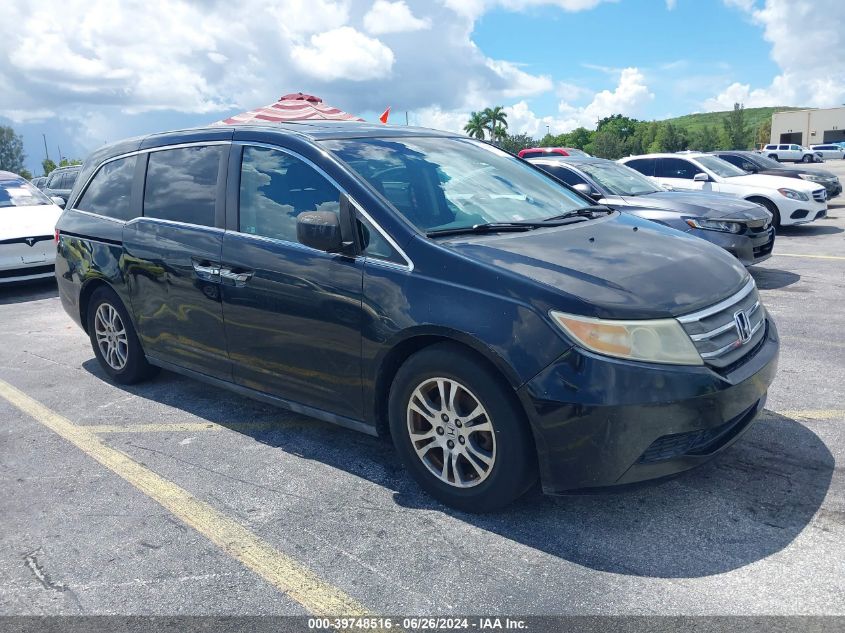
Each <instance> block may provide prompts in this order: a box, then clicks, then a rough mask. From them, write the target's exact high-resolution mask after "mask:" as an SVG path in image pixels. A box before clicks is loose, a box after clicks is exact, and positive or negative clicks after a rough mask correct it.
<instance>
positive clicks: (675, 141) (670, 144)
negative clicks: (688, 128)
mask: <svg viewBox="0 0 845 633" xmlns="http://www.w3.org/2000/svg"><path fill="white" fill-rule="evenodd" d="M687 144H688V141H687V137H686V133H685V132H684V130H682V129H680V128H678V127H677V126H675V125H672V124H671V123H663V124H661V125H660V129H659V130H658V132H657V136H656V137H655V139H654V143H652V147H654V146H655V145H656V146H657V150H656V151H658V152H680V151H682V150H685V149H686V148H687ZM652 151H655V150H652Z"/></svg>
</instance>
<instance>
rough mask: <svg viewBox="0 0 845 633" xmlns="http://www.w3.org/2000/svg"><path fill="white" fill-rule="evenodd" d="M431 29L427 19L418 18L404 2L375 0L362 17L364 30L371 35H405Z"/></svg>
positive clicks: (400, 0)
mask: <svg viewBox="0 0 845 633" xmlns="http://www.w3.org/2000/svg"><path fill="white" fill-rule="evenodd" d="M429 27H431V20H430V19H429V18H418V17H416V16H415V15H414V14H413V13H412V12H411V9H410V7H408V5H407V4H406V3H405V2H404V0H399V1H398V2H389V1H388V0H376V1H375V2H374V3H373V6H372V7H371V8H370V10H369V11H367V13H366V14H365V15H364V29H366V30H367V31H368V32H369V33H372V34H373V35H381V34H383V33H406V32H409V31H419V30H422V29H427V28H429Z"/></svg>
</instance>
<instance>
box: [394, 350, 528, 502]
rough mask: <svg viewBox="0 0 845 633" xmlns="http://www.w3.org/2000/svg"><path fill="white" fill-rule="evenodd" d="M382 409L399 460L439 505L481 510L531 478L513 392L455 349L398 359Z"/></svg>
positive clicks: (520, 490)
mask: <svg viewBox="0 0 845 633" xmlns="http://www.w3.org/2000/svg"><path fill="white" fill-rule="evenodd" d="M388 407H389V409H388V410H389V423H390V431H391V435H392V438H393V444H394V446H395V447H396V451H397V452H398V453H399V457H400V459H401V460H402V462H403V463H404V465H405V467H406V468H407V469H408V471H409V472H410V473H411V476H412V477H413V478H414V479H415V480H416V481H417V483H418V484H419V485H420V487H421V488H423V489H424V490H425V491H426V492H428V493H429V494H430V495H431V496H432V497H434V498H435V499H437V500H438V501H441V502H442V503H444V504H446V505H449V506H452V507H454V508H457V509H459V510H464V511H467V512H489V511H491V510H496V509H498V508H501V507H503V506H506V505H508V504H509V503H511V502H512V501H514V500H515V499H517V498H518V497H520V496H522V494H524V493H525V491H526V490H528V488H530V487H531V485H532V484H533V483H534V482H535V481H536V479H537V474H536V473H537V468H536V449H535V448H534V442H533V438H532V437H531V431H530V428H529V426H528V422H527V420H526V419H525V413H524V411H523V410H522V407H521V406H520V404H519V401H518V400H517V399H516V396H515V394H514V393H513V390H512V389H511V387H510V385H508V383H507V382H506V381H505V380H504V379H503V378H502V377H501V376H500V375H499V374H498V373H496V372H495V371H493V370H492V369H491V368H490V367H488V366H487V364H486V363H485V362H483V361H482V360H480V359H479V358H477V357H476V356H474V355H473V354H471V353H470V352H468V351H465V350H464V349H463V348H461V347H460V346H458V345H454V344H450V343H438V344H436V345H432V346H431V347H428V348H425V349H423V350H421V351H419V352H417V353H416V354H414V355H413V356H411V357H410V358H409V359H408V360H406V361H405V363H404V364H403V365H402V366H401V367H400V368H399V371H398V372H397V373H396V376H395V378H394V380H393V385H392V387H391V390H390V399H389V404H388Z"/></svg>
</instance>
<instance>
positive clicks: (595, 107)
mask: <svg viewBox="0 0 845 633" xmlns="http://www.w3.org/2000/svg"><path fill="white" fill-rule="evenodd" d="M652 99H654V94H652V93H651V92H650V91H649V89H648V86H646V84H645V77H644V75H643V74H642V72H640V70H639V69H637V68H625V69H623V70H622V72H621V73H620V75H619V84H618V85H617V86H616V88H615V89H614V90H613V91H610V90H602V91H601V92H598V93H596V94H595V96H593V99H592V101H590V103H588V104H587V105H586V106H583V107H576V106H572V105H570V103H569V102H568V101H561V102H560V104H559V105H558V110H559V112H560V114H561V115H563V118H564V119H567V120H572V121H577V122H578V125H583V126H584V127H594V126H595V124H596V121H597V120H598V119H601V118H604V117H606V116H609V115H611V114H617V113H621V114H624V115H626V116H631V117H637V116H641V115H642V112H643V110H644V107H645V106H646V105H647V104H648V103H649V102H650V101H651V100H652ZM573 127H577V126H573Z"/></svg>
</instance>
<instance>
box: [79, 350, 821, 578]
mask: <svg viewBox="0 0 845 633" xmlns="http://www.w3.org/2000/svg"><path fill="white" fill-rule="evenodd" d="M83 366H84V367H85V368H86V369H87V370H88V371H89V372H91V373H92V374H94V375H96V376H97V377H99V378H101V379H103V380H106V377H105V374H104V373H103V372H102V370H101V369H100V367H99V365H98V364H97V363H96V361H94V360H90V361H87V362H85V363H84V364H83ZM121 388H122V389H124V390H126V391H127V392H130V393H133V394H135V395H137V396H139V397H142V398H146V399H149V400H154V401H156V402H160V403H162V404H166V405H168V406H172V407H175V408H177V409H180V410H183V411H185V412H188V413H190V414H192V415H195V416H198V417H200V418H202V419H205V420H208V421H209V422H214V423H217V424H220V425H222V426H226V427H228V428H230V429H232V430H234V431H237V432H239V433H242V434H243V435H244V436H248V437H250V438H252V439H253V440H255V441H257V442H261V443H262V444H265V445H267V446H269V447H272V448H274V449H278V450H279V451H280V452H282V453H286V454H294V455H297V456H300V457H304V458H306V459H311V460H316V461H319V462H322V463H324V464H327V465H329V466H331V467H332V468H336V469H340V470H343V471H346V472H348V473H350V474H353V475H355V476H356V477H361V478H364V479H367V480H369V481H371V482H373V483H374V484H376V485H379V486H383V487H385V488H387V489H388V490H392V491H393V497H394V501H395V503H396V504H397V505H399V506H402V507H405V508H416V509H425V510H433V511H440V512H443V513H444V514H448V515H450V516H452V517H455V518H457V519H459V520H461V521H464V522H466V523H468V524H471V525H474V526H476V527H478V528H480V529H483V530H486V531H489V532H492V533H495V534H498V535H500V536H502V537H504V538H507V539H509V540H512V541H514V542H517V543H521V544H523V545H526V546H528V547H531V548H535V549H537V550H540V551H543V552H545V553H547V554H550V555H552V556H556V557H558V558H561V559H564V560H568V561H571V562H573V563H577V564H579V565H582V566H584V567H588V568H591V569H595V570H598V571H605V572H610V573H616V574H625V575H631V576H644V577H654V578H694V577H702V576H711V575H715V574H721V573H725V572H728V571H731V570H734V569H738V568H741V567H744V566H746V565H750V564H752V563H754V562H757V561H759V560H762V559H764V558H766V557H768V556H772V555H773V554H776V553H777V552H779V551H781V550H783V549H784V548H786V547H787V546H788V545H789V544H790V543H791V542H792V541H793V540H794V539H795V538H796V537H797V536H798V535H799V534H800V533H801V532H802V531H803V530H804V529H805V528H807V526H808V525H809V524H810V522H811V521H812V519H813V517H814V515H815V514H816V512H817V511H818V509H819V508H820V506H821V504H822V501H823V500H824V498H825V495H826V494H827V490H828V488H829V486H830V482H831V477H832V474H833V471H834V458H833V456H832V455H831V453H830V451H829V450H828V449H827V447H826V446H825V444H824V443H823V442H822V441H821V439H819V437H818V436H817V435H816V434H815V433H813V432H812V431H810V430H809V429H808V428H807V427H805V426H803V425H802V424H800V423H799V422H797V421H795V420H794V419H791V418H788V417H784V416H781V415H779V414H776V413H773V412H771V411H765V412H764V413H763V414H762V416H761V418H760V419H759V420H758V421H756V422H755V423H754V424H753V425H752V426H751V427H750V428H749V430H748V431H747V432H746V434H745V435H744V436H743V437H742V438H741V439H740V440H739V441H738V442H737V443H736V444H734V445H733V446H731V447H730V448H729V449H727V450H726V451H725V452H724V453H723V454H721V455H719V456H718V457H716V458H715V459H714V460H713V461H711V462H709V463H707V464H705V465H704V466H702V467H700V468H698V469H696V470H693V471H690V472H687V473H683V474H681V475H679V476H677V477H675V478H673V479H670V480H665V481H662V482H659V483H651V484H647V485H643V486H639V487H635V488H628V489H625V490H623V491H608V492H605V493H604V494H590V495H567V496H560V497H546V496H543V495H542V494H541V493H540V491H539V487H535V488H534V489H533V490H531V491H529V493H528V494H526V495H525V496H524V497H523V498H522V499H520V500H519V501H517V502H516V503H514V504H512V505H511V506H509V507H508V508H506V509H505V510H502V511H499V512H496V513H491V514H482V515H478V514H469V513H465V512H459V511H456V510H453V509H451V508H448V507H446V506H443V505H441V504H439V503H438V502H436V501H434V500H433V499H431V498H430V497H428V496H427V495H425V494H424V493H422V492H421V491H420V489H419V488H418V487H417V486H416V484H415V483H414V482H413V481H412V480H411V479H410V477H409V476H408V475H407V474H406V472H405V470H404V469H403V467H402V466H401V464H400V463H399V460H398V458H397V457H396V455H395V453H394V451H393V447H392V445H391V444H390V442H389V440H387V439H385V438H374V437H370V436H367V435H364V434H361V433H356V432H354V431H350V430H347V429H343V428H340V427H336V426H333V425H330V424H327V423H324V422H320V421H318V420H313V419H310V418H305V417H303V416H299V415H296V414H292V413H289V412H287V411H284V410H281V409H278V408H276V407H273V406H271V405H267V404H264V403H261V402H257V401H253V400H250V399H247V398H244V397H241V396H239V395H237V394H234V393H231V392H227V391H222V390H220V389H217V388H215V387H210V386H208V385H205V384H203V383H200V382H197V381H194V380H191V379H187V378H184V377H182V376H178V375H175V374H172V373H170V372H162V373H161V375H160V376H159V377H157V378H156V379H154V380H152V381H150V382H148V383H144V384H141V385H136V386H130V387H121ZM244 422H266V423H267V424H266V425H255V424H252V425H249V426H245V425H244ZM209 466H210V467H213V464H210V465H209ZM264 483H265V484H268V485H269V484H270V482H264Z"/></svg>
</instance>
